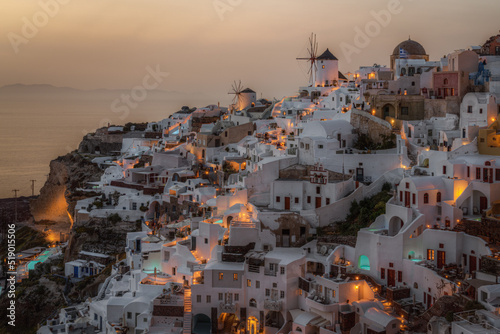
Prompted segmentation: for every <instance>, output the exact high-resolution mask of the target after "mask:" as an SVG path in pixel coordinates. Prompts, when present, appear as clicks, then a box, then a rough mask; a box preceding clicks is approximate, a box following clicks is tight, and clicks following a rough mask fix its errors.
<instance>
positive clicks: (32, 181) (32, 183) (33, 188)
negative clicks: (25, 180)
mask: <svg viewBox="0 0 500 334" xmlns="http://www.w3.org/2000/svg"><path fill="white" fill-rule="evenodd" d="M30 181H31V196H35V182H36V180H30Z"/></svg>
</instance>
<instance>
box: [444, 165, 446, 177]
mask: <svg viewBox="0 0 500 334" xmlns="http://www.w3.org/2000/svg"><path fill="white" fill-rule="evenodd" d="M443 175H446V166H443Z"/></svg>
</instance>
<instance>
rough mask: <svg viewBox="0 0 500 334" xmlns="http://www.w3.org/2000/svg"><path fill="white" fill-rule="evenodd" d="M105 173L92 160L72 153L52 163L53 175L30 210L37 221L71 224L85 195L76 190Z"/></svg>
mask: <svg viewBox="0 0 500 334" xmlns="http://www.w3.org/2000/svg"><path fill="white" fill-rule="evenodd" d="M102 173H103V171H102V170H101V169H99V167H98V166H97V165H96V164H94V163H92V162H91V161H90V160H89V159H87V158H85V157H84V156H82V155H80V154H79V153H76V152H72V153H68V154H66V155H65V156H61V157H58V158H57V159H55V160H52V161H51V162H50V174H49V177H48V178H47V181H46V182H45V184H44V186H43V187H42V189H41V190H40V196H38V198H36V199H34V200H32V201H31V205H30V209H31V213H32V214H33V216H34V218H35V221H40V220H52V221H56V222H66V223H69V222H70V217H69V215H68V212H73V208H74V206H75V204H76V201H77V200H78V199H80V198H81V197H82V196H84V194H79V193H78V192H77V191H76V189H77V188H79V187H84V186H85V183H86V182H89V181H98V180H99V179H100V177H101V175H102Z"/></svg>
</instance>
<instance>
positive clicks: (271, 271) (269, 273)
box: [264, 269, 277, 276]
mask: <svg viewBox="0 0 500 334" xmlns="http://www.w3.org/2000/svg"><path fill="white" fill-rule="evenodd" d="M276 273H277V271H274V270H270V269H265V270H264V275H266V276H276Z"/></svg>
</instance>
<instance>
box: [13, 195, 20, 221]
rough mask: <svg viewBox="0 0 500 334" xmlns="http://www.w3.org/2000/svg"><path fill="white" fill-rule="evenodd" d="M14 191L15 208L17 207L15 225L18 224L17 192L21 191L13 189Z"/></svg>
mask: <svg viewBox="0 0 500 334" xmlns="http://www.w3.org/2000/svg"><path fill="white" fill-rule="evenodd" d="M12 191H13V192H14V207H15V210H16V211H15V216H14V217H15V218H14V223H17V192H18V191H19V189H12Z"/></svg>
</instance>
